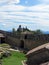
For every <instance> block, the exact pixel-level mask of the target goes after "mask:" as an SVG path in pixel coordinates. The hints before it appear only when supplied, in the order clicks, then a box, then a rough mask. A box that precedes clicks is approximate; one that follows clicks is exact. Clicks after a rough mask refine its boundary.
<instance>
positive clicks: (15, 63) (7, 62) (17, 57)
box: [2, 51, 26, 65]
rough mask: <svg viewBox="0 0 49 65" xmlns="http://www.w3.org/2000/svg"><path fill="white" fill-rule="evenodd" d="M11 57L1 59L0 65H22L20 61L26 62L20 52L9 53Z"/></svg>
mask: <svg viewBox="0 0 49 65" xmlns="http://www.w3.org/2000/svg"><path fill="white" fill-rule="evenodd" d="M11 53H12V55H11V56H10V57H8V58H3V61H2V65H22V63H21V61H22V60H26V57H25V54H23V53H20V52H15V51H12V52H11Z"/></svg>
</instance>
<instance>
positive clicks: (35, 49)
mask: <svg viewBox="0 0 49 65" xmlns="http://www.w3.org/2000/svg"><path fill="white" fill-rule="evenodd" d="M43 48H47V49H49V43H46V44H43V45H41V46H38V47H36V48H34V49H32V50H30V51H29V52H28V53H27V54H26V55H29V54H31V53H34V52H36V51H38V50H40V49H43Z"/></svg>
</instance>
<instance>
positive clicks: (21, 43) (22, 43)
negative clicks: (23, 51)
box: [20, 40, 24, 48]
mask: <svg viewBox="0 0 49 65" xmlns="http://www.w3.org/2000/svg"><path fill="white" fill-rule="evenodd" d="M20 48H24V41H23V40H21V41H20Z"/></svg>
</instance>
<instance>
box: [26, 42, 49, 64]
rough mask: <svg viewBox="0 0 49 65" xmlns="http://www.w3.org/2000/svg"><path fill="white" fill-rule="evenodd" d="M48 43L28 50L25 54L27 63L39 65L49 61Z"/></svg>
mask: <svg viewBox="0 0 49 65" xmlns="http://www.w3.org/2000/svg"><path fill="white" fill-rule="evenodd" d="M48 45H49V43H47V44H44V45H41V46H39V47H37V48H35V49H32V50H31V51H29V52H28V53H27V54H26V56H27V64H28V65H39V64H41V63H44V62H47V61H49V46H48Z"/></svg>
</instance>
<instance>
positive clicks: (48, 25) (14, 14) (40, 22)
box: [0, 0, 49, 31]
mask: <svg viewBox="0 0 49 65" xmlns="http://www.w3.org/2000/svg"><path fill="white" fill-rule="evenodd" d="M19 25H22V27H26V26H27V27H28V28H29V29H31V30H36V29H41V30H43V31H49V0H0V30H11V29H12V28H15V29H17V28H18V26H19Z"/></svg>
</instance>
